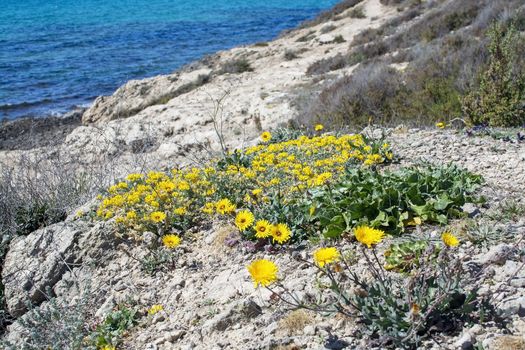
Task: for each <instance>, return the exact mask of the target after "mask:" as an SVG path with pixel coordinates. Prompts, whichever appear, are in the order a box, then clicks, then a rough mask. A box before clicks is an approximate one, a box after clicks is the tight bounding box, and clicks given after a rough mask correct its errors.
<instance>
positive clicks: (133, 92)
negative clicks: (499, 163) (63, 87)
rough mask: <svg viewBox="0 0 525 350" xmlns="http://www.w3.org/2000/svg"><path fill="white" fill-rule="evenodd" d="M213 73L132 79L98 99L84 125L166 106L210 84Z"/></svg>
mask: <svg viewBox="0 0 525 350" xmlns="http://www.w3.org/2000/svg"><path fill="white" fill-rule="evenodd" d="M210 74H211V70H210V69H199V70H194V71H192V72H187V73H175V74H170V75H159V76H156V77H153V78H148V79H143V80H130V81H129V82H127V83H126V84H125V85H123V86H121V87H120V88H119V89H118V90H117V91H115V93H114V94H113V95H111V96H100V97H98V98H97V99H96V100H95V102H93V104H92V105H91V107H90V108H89V109H88V110H87V111H86V112H85V113H84V115H83V116H82V122H83V123H84V124H90V123H97V122H105V121H109V120H113V119H118V118H127V117H131V116H133V115H135V114H137V113H139V112H141V111H142V110H144V109H146V108H147V107H149V106H152V105H156V104H164V103H166V102H168V101H169V100H171V99H172V98H174V97H176V96H179V95H181V94H184V93H186V92H189V91H191V90H192V89H194V88H196V87H198V86H200V85H202V84H204V83H206V82H207V81H208V80H209V78H210Z"/></svg>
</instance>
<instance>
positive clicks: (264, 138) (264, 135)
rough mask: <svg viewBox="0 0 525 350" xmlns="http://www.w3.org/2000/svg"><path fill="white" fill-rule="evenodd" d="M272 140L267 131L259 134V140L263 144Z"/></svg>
mask: <svg viewBox="0 0 525 350" xmlns="http://www.w3.org/2000/svg"><path fill="white" fill-rule="evenodd" d="M271 139H272V134H270V132H269V131H265V132H263V133H262V134H261V140H262V141H263V142H268V141H270V140H271Z"/></svg>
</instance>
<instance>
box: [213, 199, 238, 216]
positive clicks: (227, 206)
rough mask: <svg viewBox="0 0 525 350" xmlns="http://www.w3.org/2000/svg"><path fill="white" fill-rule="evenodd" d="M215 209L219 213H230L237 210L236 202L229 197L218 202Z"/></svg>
mask: <svg viewBox="0 0 525 350" xmlns="http://www.w3.org/2000/svg"><path fill="white" fill-rule="evenodd" d="M215 209H216V210H217V213H219V214H223V215H224V214H229V213H231V212H233V211H235V204H233V203H232V202H230V200H229V199H228V198H224V199H221V200H220V201H218V202H217V204H216V206H215Z"/></svg>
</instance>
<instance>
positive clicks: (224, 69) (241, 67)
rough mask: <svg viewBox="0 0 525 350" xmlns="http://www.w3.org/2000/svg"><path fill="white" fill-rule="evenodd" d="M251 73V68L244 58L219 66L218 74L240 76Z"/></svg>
mask: <svg viewBox="0 0 525 350" xmlns="http://www.w3.org/2000/svg"><path fill="white" fill-rule="evenodd" d="M244 72H253V67H252V66H251V64H250V62H249V61H248V60H247V59H246V58H239V59H233V60H230V61H227V62H224V63H223V64H222V65H221V69H220V74H225V73H229V74H240V73H244Z"/></svg>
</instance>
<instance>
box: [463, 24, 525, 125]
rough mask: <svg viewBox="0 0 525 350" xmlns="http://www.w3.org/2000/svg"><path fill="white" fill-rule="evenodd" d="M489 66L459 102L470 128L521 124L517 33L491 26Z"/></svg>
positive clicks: (522, 85)
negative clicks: (473, 87) (472, 125)
mask: <svg viewBox="0 0 525 350" xmlns="http://www.w3.org/2000/svg"><path fill="white" fill-rule="evenodd" d="M488 35H489V37H490V39H491V43H490V46H489V52H490V57H489V63H488V66H487V68H486V69H485V70H484V72H483V73H482V76H481V79H480V83H479V88H477V89H474V90H472V91H471V92H470V93H469V94H468V95H467V96H465V98H464V99H463V111H464V113H465V114H466V115H467V116H468V118H469V120H470V121H471V123H472V124H474V125H480V124H481V125H489V126H506V127H509V126H511V127H512V126H523V125H525V108H524V106H525V70H520V69H519V68H518V67H516V64H515V61H516V57H517V56H516V46H517V42H516V40H517V34H516V31H515V29H514V27H512V26H511V27H509V28H508V29H507V30H505V29H504V28H503V26H502V25H501V24H498V23H494V24H493V25H492V27H491V29H490V30H489V33H488Z"/></svg>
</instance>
